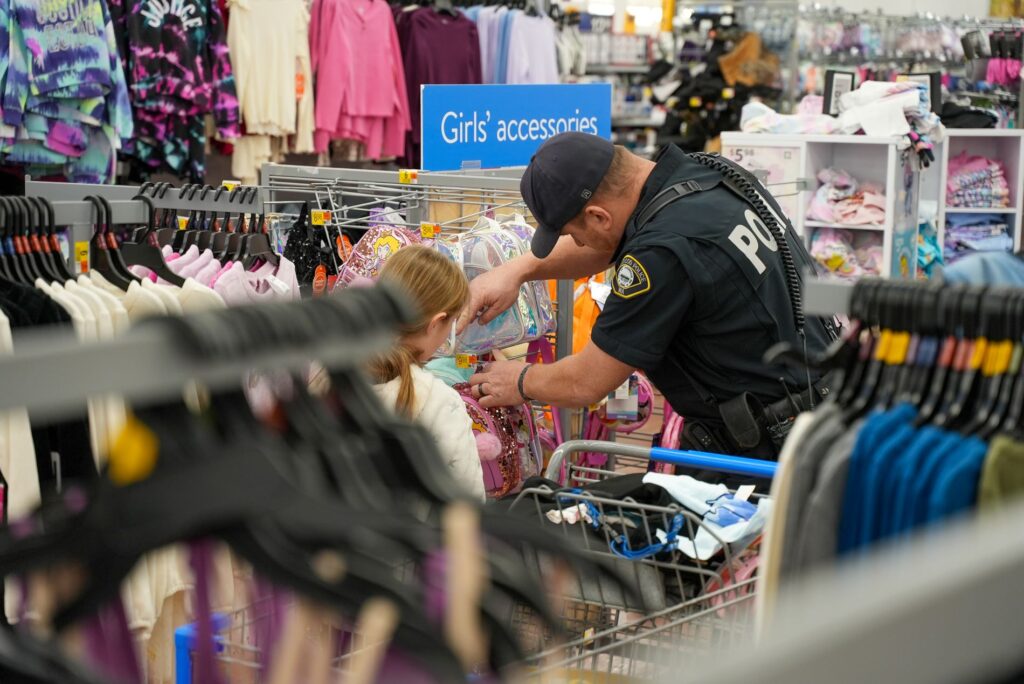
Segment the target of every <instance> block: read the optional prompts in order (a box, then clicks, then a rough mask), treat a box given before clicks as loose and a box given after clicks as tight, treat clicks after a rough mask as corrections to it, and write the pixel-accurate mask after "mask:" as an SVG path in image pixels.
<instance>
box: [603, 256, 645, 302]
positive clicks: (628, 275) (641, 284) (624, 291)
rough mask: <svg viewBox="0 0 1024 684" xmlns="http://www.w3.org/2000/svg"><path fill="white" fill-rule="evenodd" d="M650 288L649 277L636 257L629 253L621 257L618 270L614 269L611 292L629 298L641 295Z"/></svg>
mask: <svg viewBox="0 0 1024 684" xmlns="http://www.w3.org/2000/svg"><path fill="white" fill-rule="evenodd" d="M650 289H651V279H650V277H649V276H648V275H647V269H645V268H644V266H643V264H641V263H640V262H639V261H637V259H636V258H635V257H633V256H631V255H627V256H625V257H623V259H622V263H620V264H619V268H618V270H616V271H615V280H614V281H613V282H612V292H614V293H615V294H617V295H618V296H620V297H622V298H623V299H630V298H632V297H636V296H637V295H642V294H643V293H644V292H647V291H648V290H650Z"/></svg>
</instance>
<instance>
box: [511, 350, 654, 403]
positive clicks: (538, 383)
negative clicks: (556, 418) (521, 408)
mask: <svg viewBox="0 0 1024 684" xmlns="http://www.w3.org/2000/svg"><path fill="white" fill-rule="evenodd" d="M633 370H634V369H633V367H632V366H629V365H626V364H624V363H622V362H621V361H618V360H616V359H615V358H613V357H611V356H609V355H608V354H605V353H604V352H603V351H601V350H600V349H599V348H598V347H597V346H596V345H595V344H594V343H593V342H590V343H588V344H587V346H586V347H584V348H583V349H582V350H580V352H579V353H578V354H573V355H572V356H569V357H567V358H564V359H562V360H561V361H558V362H556V363H552V364H538V365H534V366H531V367H530V370H529V371H527V373H526V378H525V380H524V383H523V389H525V390H526V394H527V396H529V397H530V398H531V399H535V400H537V401H539V402H541V403H544V404H551V405H552V406H560V407H562V408H582V407H585V406H590V405H591V404H594V403H596V402H598V401H600V400H601V399H604V398H605V397H607V396H608V395H609V394H610V393H611V392H613V391H615V388H617V387H619V386H620V385H621V384H622V383H623V382H625V381H626V379H627V378H628V377H629V375H630V373H632V372H633Z"/></svg>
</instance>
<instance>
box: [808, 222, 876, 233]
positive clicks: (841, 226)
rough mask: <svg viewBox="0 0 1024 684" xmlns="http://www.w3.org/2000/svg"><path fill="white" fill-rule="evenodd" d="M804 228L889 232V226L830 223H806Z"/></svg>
mask: <svg viewBox="0 0 1024 684" xmlns="http://www.w3.org/2000/svg"><path fill="white" fill-rule="evenodd" d="M804 228H837V229H841V230H869V231H875V232H884V231H886V230H889V226H888V224H882V225H874V224H870V223H861V224H859V225H848V224H845V223H830V222H828V221H804Z"/></svg>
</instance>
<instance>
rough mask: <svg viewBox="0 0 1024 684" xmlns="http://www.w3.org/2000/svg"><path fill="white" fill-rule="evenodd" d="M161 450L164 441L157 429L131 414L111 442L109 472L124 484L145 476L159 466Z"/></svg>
mask: <svg viewBox="0 0 1024 684" xmlns="http://www.w3.org/2000/svg"><path fill="white" fill-rule="evenodd" d="M159 453H160V442H159V440H158V439H157V437H156V435H155V434H153V431H152V430H150V429H149V428H148V427H146V426H145V425H144V424H143V423H142V422H141V421H139V419H138V418H136V417H135V416H132V415H129V416H128V421H127V422H126V423H125V424H124V427H123V428H121V432H120V433H119V434H118V436H117V437H116V438H115V439H114V442H113V443H112V444H111V445H110V453H109V454H108V457H107V466H108V470H107V473H108V474H109V476H110V479H111V480H113V482H114V484H117V485H121V486H124V485H129V484H132V483H133V482H139V481H140V480H145V479H146V478H147V477H149V474H150V473H152V472H153V468H155V467H156V461H157V455H158V454H159Z"/></svg>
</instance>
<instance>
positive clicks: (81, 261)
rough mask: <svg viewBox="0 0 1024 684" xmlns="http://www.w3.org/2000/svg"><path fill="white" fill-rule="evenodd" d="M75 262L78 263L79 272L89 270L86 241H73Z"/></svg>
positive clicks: (87, 244)
mask: <svg viewBox="0 0 1024 684" xmlns="http://www.w3.org/2000/svg"><path fill="white" fill-rule="evenodd" d="M75 263H77V264H78V267H79V272H80V273H88V272H89V243H88V241H82V242H76V243H75Z"/></svg>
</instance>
